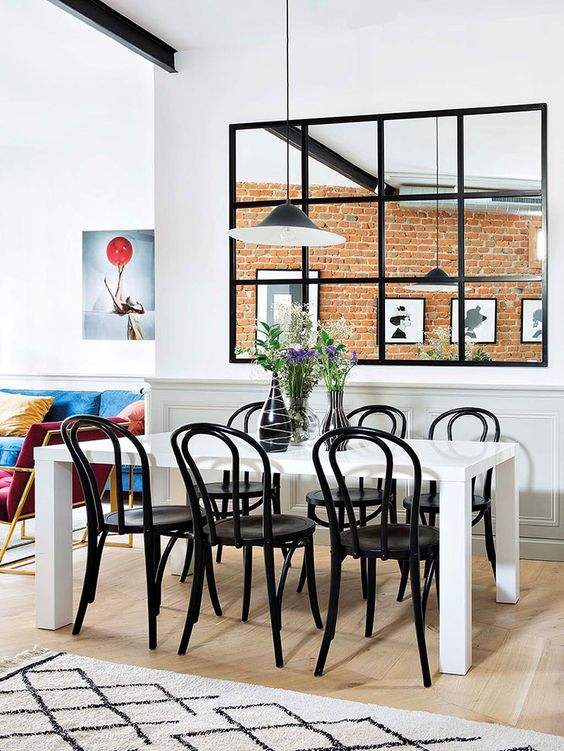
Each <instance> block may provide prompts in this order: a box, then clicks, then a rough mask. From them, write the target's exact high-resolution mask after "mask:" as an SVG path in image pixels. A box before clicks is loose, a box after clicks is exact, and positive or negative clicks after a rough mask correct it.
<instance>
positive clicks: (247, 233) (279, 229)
mask: <svg viewBox="0 0 564 751" xmlns="http://www.w3.org/2000/svg"><path fill="white" fill-rule="evenodd" d="M288 2H289V0H286V203H283V204H281V205H280V206H276V207H275V208H273V209H272V211H271V212H270V214H269V215H268V216H267V217H266V218H265V219H263V220H262V222H260V224H257V225H256V226H254V227H234V228H232V229H230V230H229V237H233V238H235V240H241V241H242V242H245V243H253V244H255V245H284V246H289V245H291V246H294V245H297V246H300V247H301V246H303V245H309V246H310V247H315V246H321V245H341V244H342V243H344V242H345V240H346V238H345V237H343V235H338V234H337V233H336V232H328V231H327V230H324V229H321V228H320V227H318V226H317V225H316V224H314V223H313V222H312V221H311V219H310V218H309V217H308V216H307V214H304V212H303V211H302V210H301V209H299V208H298V207H297V206H295V205H294V204H292V203H290V33H289V12H288Z"/></svg>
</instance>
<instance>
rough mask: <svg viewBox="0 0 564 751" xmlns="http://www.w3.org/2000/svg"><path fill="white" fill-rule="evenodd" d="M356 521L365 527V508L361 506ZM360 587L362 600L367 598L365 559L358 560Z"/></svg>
mask: <svg viewBox="0 0 564 751" xmlns="http://www.w3.org/2000/svg"><path fill="white" fill-rule="evenodd" d="M358 520H359V523H360V526H361V527H365V526H366V506H361V507H360V509H359V512H358ZM360 586H361V587H362V598H363V599H364V600H366V599H367V598H368V575H367V573H366V558H361V559H360Z"/></svg>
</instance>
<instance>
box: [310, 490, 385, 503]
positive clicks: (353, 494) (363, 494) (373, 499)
mask: <svg viewBox="0 0 564 751" xmlns="http://www.w3.org/2000/svg"><path fill="white" fill-rule="evenodd" d="M349 496H350V499H351V503H352V505H353V506H374V505H376V504H379V503H382V491H381V490H378V488H349ZM331 498H332V500H333V503H334V504H335V506H337V507H338V506H343V505H344V503H345V501H344V498H343V496H342V495H341V493H340V492H339V488H331ZM306 501H307V502H308V503H309V504H310V505H311V506H324V505H325V501H324V499H323V491H322V490H311V491H310V492H309V493H307V494H306Z"/></svg>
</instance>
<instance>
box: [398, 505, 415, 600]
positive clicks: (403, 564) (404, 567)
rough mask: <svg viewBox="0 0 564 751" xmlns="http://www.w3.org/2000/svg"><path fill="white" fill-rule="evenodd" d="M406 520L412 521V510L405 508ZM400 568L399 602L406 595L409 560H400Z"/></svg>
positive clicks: (407, 522)
mask: <svg viewBox="0 0 564 751" xmlns="http://www.w3.org/2000/svg"><path fill="white" fill-rule="evenodd" d="M405 522H406V524H410V523H411V510H410V509H406V510H405ZM400 569H401V578H400V585H399V589H398V596H397V598H396V600H397V601H398V602H402V600H403V598H404V597H405V590H406V588H407V580H408V579H409V562H408V561H400Z"/></svg>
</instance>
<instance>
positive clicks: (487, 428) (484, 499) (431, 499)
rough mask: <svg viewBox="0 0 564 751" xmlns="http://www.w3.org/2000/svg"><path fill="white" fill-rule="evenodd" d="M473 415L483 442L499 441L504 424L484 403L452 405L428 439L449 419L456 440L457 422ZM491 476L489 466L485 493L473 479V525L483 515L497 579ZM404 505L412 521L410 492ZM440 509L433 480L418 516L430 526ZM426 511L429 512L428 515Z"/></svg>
mask: <svg viewBox="0 0 564 751" xmlns="http://www.w3.org/2000/svg"><path fill="white" fill-rule="evenodd" d="M464 417H473V418H474V419H475V420H477V421H478V423H479V424H480V425H481V428H482V433H481V435H480V437H479V439H478V440H479V441H480V442H481V443H483V442H485V441H488V440H491V441H499V439H500V437H501V426H500V424H499V420H498V419H497V417H496V416H495V415H494V414H493V412H490V411H489V410H487V409H482V408H481V407H457V408H456V409H449V410H448V412H443V413H442V414H441V415H439V416H438V417H436V418H435V419H434V420H433V422H432V423H431V425H430V427H429V434H428V438H429V440H433V438H434V437H435V431H436V429H437V427H438V426H439V424H441V423H443V421H445V420H447V419H448V422H447V424H446V436H447V440H449V441H452V440H453V432H452V431H453V427H454V425H455V423H456V422H457V421H458V420H460V419H462V418H464ZM492 478H493V469H488V471H487V472H486V474H485V476H484V482H483V486H482V495H478V494H477V493H475V491H474V489H475V486H476V478H475V477H474V479H473V480H472V512H473V513H475V514H476V516H475V517H474V519H473V520H472V526H475V525H476V524H478V523H479V522H480V521H481V520H482V519H483V520H484V537H485V543H486V554H487V556H488V560H489V562H490V564H491V567H492V571H493V575H494V579H495V575H496V574H495V565H496V564H495V541H494V535H493V526H492ZM403 506H404V508H405V510H406V514H405V518H406V521H407V522H409V519H410V517H411V514H412V513H413V503H412V497H411V496H407V498H405V499H404V501H403ZM439 513H440V493H439V492H437V483H436V482H435V481H431V483H430V487H429V492H428V493H423V494H422V495H421V501H420V504H419V516H420V518H421V521H422V522H423V524H429V526H430V527H434V526H435V524H436V521H437V515H438V514H439ZM426 515H427V516H426ZM408 574H409V572H408V570H407V569H406V568H404V570H403V573H402V578H401V583H400V588H399V592H398V600H399V601H401V600H402V599H403V596H404V594H405V588H406V586H407V577H408Z"/></svg>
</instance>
